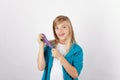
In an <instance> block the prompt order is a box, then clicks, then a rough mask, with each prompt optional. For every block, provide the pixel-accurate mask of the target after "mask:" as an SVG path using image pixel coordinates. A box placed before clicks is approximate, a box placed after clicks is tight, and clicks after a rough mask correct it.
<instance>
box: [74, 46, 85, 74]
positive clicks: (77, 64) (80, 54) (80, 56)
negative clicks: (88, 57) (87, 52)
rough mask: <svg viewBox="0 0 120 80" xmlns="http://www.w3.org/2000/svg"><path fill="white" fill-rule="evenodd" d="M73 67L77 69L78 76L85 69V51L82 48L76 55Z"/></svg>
mask: <svg viewBox="0 0 120 80" xmlns="http://www.w3.org/2000/svg"><path fill="white" fill-rule="evenodd" d="M73 66H74V67H75V68H76V70H77V72H78V75H80V72H81V70H82V67H83V50H82V49H81V48H80V49H79V50H78V51H77V52H76V53H75V54H74V57H73Z"/></svg>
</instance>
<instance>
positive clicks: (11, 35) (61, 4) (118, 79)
mask: <svg viewBox="0 0 120 80" xmlns="http://www.w3.org/2000/svg"><path fill="white" fill-rule="evenodd" d="M58 15H66V16H68V17H69V18H70V19H71V22H72V24H73V28H74V32H75V37H76V40H77V42H78V43H79V44H80V45H81V47H82V48H83V50H84V67H83V70H82V72H81V75H80V76H79V79H80V80H120V28H119V27H120V1H119V0H59V1H58V0H43V1H42V0H0V80H41V76H42V72H40V71H39V70H38V68H37V55H38V47H39V45H38V43H37V36H38V34H39V33H44V34H46V36H47V38H48V39H53V38H54V37H53V32H52V22H53V20H54V18H55V17H56V16H58Z"/></svg>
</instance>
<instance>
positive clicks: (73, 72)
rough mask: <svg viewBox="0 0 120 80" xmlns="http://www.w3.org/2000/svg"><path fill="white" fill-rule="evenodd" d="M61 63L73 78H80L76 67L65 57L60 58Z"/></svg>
mask: <svg viewBox="0 0 120 80" xmlns="http://www.w3.org/2000/svg"><path fill="white" fill-rule="evenodd" d="M59 60H60V62H61V64H62V65H63V67H64V68H65V70H66V71H67V72H68V74H69V75H70V76H71V77H72V78H77V77H78V72H77V70H76V68H75V67H74V66H72V65H71V64H70V63H69V62H68V61H67V60H66V59H65V58H64V57H63V56H61V57H60V59H59Z"/></svg>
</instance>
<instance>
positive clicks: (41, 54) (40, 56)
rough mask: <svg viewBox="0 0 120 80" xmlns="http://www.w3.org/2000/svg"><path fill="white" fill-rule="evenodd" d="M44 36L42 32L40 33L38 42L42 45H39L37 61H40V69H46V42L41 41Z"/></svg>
mask: <svg viewBox="0 0 120 80" xmlns="http://www.w3.org/2000/svg"><path fill="white" fill-rule="evenodd" d="M42 37H43V36H42V34H39V35H38V43H39V45H40V47H39V51H38V59H37V63H38V69H39V70H40V71H42V70H44V68H45V58H44V42H43V41H41V39H42Z"/></svg>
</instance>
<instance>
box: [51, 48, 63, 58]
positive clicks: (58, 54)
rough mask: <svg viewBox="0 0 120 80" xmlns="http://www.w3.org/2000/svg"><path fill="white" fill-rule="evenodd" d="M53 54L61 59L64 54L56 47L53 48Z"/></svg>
mask: <svg viewBox="0 0 120 80" xmlns="http://www.w3.org/2000/svg"><path fill="white" fill-rule="evenodd" d="M52 56H53V57H55V58H57V59H59V60H60V58H61V57H62V55H61V54H60V53H59V52H58V50H57V49H55V48H53V49H52Z"/></svg>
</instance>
